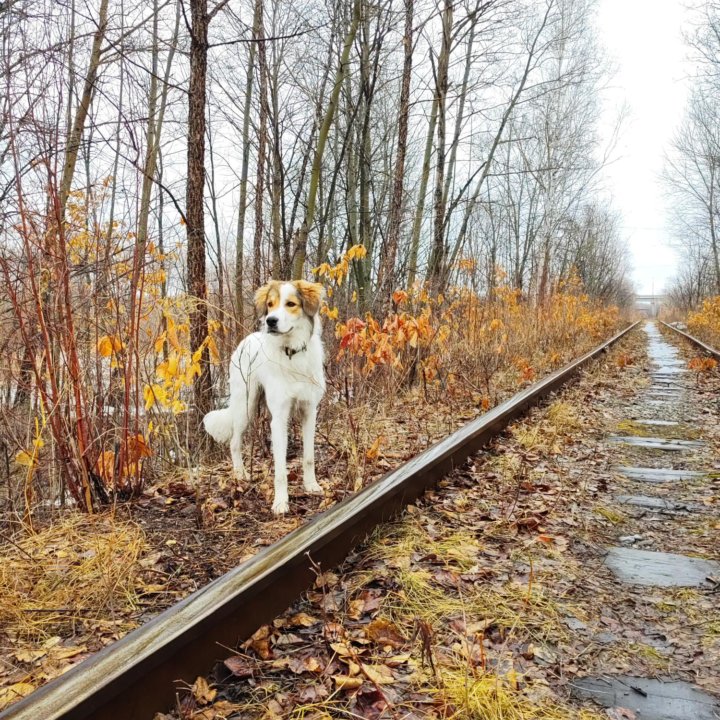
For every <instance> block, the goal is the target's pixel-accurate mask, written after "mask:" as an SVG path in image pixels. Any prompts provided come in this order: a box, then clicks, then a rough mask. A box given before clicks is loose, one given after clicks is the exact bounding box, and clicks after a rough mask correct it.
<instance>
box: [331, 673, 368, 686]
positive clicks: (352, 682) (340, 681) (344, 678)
mask: <svg viewBox="0 0 720 720" xmlns="http://www.w3.org/2000/svg"><path fill="white" fill-rule="evenodd" d="M332 679H333V680H334V681H335V684H336V685H337V687H338V689H339V690H356V689H357V688H359V687H360V686H361V685H362V684H363V678H362V677H360V676H356V677H350V676H349V675H333V676H332Z"/></svg>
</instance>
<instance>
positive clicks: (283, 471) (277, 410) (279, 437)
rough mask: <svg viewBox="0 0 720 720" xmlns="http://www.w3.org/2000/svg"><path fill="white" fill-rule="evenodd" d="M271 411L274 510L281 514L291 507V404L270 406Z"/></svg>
mask: <svg viewBox="0 0 720 720" xmlns="http://www.w3.org/2000/svg"><path fill="white" fill-rule="evenodd" d="M270 412H271V413H272V420H271V421H270V430H271V435H272V450H273V462H274V463H275V500H274V502H273V506H272V511H273V512H274V513H275V514H276V515H280V514H281V513H286V512H287V511H288V510H289V509H290V505H289V501H288V486H287V434H288V425H289V422H290V405H289V404H286V403H283V404H282V405H280V406H278V407H272V408H270Z"/></svg>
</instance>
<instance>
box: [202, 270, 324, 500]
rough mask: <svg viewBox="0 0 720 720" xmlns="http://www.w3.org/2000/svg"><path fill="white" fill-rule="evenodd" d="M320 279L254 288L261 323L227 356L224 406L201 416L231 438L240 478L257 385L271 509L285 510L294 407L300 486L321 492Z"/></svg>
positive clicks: (224, 438) (221, 436) (217, 434)
mask: <svg viewBox="0 0 720 720" xmlns="http://www.w3.org/2000/svg"><path fill="white" fill-rule="evenodd" d="M323 292H324V290H323V286H322V285H320V284H319V283H310V282H305V281H304V280H296V281H294V282H278V281H276V280H271V281H270V282H269V283H268V284H267V285H264V286H263V287H261V288H260V289H259V290H258V291H257V292H256V293H255V305H256V307H257V310H258V314H259V315H261V316H262V319H261V323H262V329H261V331H260V332H255V333H253V334H252V335H248V337H246V338H245V339H244V340H243V341H242V342H241V343H240V344H239V345H238V347H237V349H236V350H235V352H234V353H233V354H232V357H231V359H230V382H229V385H230V399H229V402H228V407H226V408H224V409H223V410H213V411H212V412H209V413H208V414H207V415H206V416H205V417H204V418H203V424H204V425H205V430H206V431H207V432H208V433H209V434H210V435H212V437H213V438H215V440H217V441H218V442H224V443H226V442H229V443H230V453H231V455H232V463H233V470H234V472H235V475H236V477H237V478H238V479H244V478H245V477H246V473H245V465H244V463H243V457H242V436H243V433H244V432H245V430H246V428H247V426H248V424H249V423H250V421H251V420H252V419H253V416H254V415H255V410H256V407H257V403H258V400H259V395H260V391H261V390H262V392H263V393H264V395H265V402H266V403H267V406H268V409H269V410H270V415H271V416H272V419H271V422H270V428H271V435H272V450H273V461H274V463H275V500H274V502H273V506H272V510H273V512H274V513H275V514H280V513H285V512H287V511H288V507H289V506H288V488H287V434H288V427H289V423H290V418H291V416H292V414H293V413H294V412H297V413H298V414H299V415H300V416H301V417H302V436H303V486H304V488H305V490H306V491H307V492H310V493H316V494H322V493H323V489H322V488H321V487H320V485H318V482H317V480H316V479H315V420H316V417H317V407H318V404H319V403H320V400H321V399H322V396H323V394H324V393H325V376H324V373H323V347H322V341H321V339H320V330H321V328H320V318H319V315H318V313H319V310H320V303H321V301H322V297H323Z"/></svg>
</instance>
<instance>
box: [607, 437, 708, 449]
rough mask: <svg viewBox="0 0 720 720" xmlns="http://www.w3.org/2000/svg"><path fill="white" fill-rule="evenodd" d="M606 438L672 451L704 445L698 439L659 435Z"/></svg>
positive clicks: (636, 445)
mask: <svg viewBox="0 0 720 720" xmlns="http://www.w3.org/2000/svg"><path fill="white" fill-rule="evenodd" d="M608 440H609V441H610V442H612V443H622V444H623V445H632V446H633V447H641V448H648V449H650V450H667V451H672V452H680V451H682V450H697V449H699V448H701V447H704V446H705V443H704V442H700V441H699V440H666V439H664V438H659V437H639V436H633V435H628V436H626V437H623V436H620V435H611V436H610V437H609V438H608Z"/></svg>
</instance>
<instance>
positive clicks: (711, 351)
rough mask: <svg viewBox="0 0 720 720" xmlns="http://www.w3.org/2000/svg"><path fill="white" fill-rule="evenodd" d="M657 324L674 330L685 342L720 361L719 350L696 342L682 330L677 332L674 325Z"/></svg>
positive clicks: (699, 341)
mask: <svg viewBox="0 0 720 720" xmlns="http://www.w3.org/2000/svg"><path fill="white" fill-rule="evenodd" d="M658 322H659V323H660V324H661V325H664V326H665V327H666V328H670V329H671V330H674V331H675V332H676V333H677V334H678V335H682V336H683V337H684V338H685V339H686V340H689V341H690V342H691V343H693V344H694V345H697V346H698V347H699V348H701V349H702V350H704V351H705V352H706V353H707V354H708V355H711V356H712V357H714V358H715V359H716V360H718V361H720V350H716V349H715V348H714V347H711V346H710V345H708V344H707V343H704V342H703V341H702V340H698V339H697V338H696V337H693V336H692V335H689V334H688V333H686V332H683V331H682V330H679V329H678V328H676V327H675V326H674V325H670V324H669V323H666V322H664V321H663V320H658Z"/></svg>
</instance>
